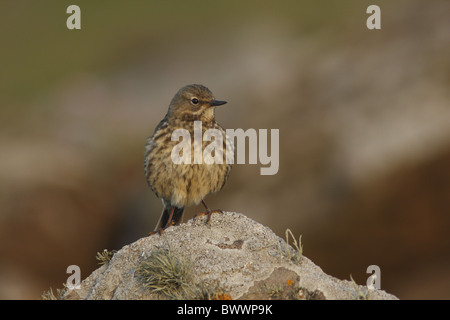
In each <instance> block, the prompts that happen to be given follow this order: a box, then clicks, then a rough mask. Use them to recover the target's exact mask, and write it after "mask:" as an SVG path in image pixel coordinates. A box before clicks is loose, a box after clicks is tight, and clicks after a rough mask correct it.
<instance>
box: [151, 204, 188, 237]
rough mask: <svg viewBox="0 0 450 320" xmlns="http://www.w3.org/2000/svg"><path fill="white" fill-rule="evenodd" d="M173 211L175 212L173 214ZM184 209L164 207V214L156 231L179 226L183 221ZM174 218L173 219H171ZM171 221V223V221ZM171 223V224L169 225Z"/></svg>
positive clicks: (170, 206)
mask: <svg viewBox="0 0 450 320" xmlns="http://www.w3.org/2000/svg"><path fill="white" fill-rule="evenodd" d="M172 211H173V212H172ZM183 213H184V208H178V207H175V206H172V205H168V204H166V205H164V209H163V212H162V214H161V217H160V218H159V221H158V223H157V224H156V228H155V231H159V230H161V229H163V228H165V227H169V226H172V225H177V224H180V223H181V220H182V219H183ZM171 216H172V217H171ZM169 219H170V221H169ZM168 222H169V224H167V223H168Z"/></svg>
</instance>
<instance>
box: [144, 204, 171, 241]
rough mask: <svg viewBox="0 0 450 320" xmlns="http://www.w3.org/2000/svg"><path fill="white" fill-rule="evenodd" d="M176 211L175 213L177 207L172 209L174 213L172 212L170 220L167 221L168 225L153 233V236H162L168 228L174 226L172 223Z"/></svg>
mask: <svg viewBox="0 0 450 320" xmlns="http://www.w3.org/2000/svg"><path fill="white" fill-rule="evenodd" d="M174 211H175V207H173V208H172V211H170V215H169V219H167V223H166V225H165V226H164V227H161V228H159V229H158V230H156V231H153V232H151V233H150V235H151V236H152V235H154V234H159V235H161V234H162V233H163V231H164V230H166V229H167V228H168V227H170V226H171V225H172V224H173V222H172V217H173V212H174Z"/></svg>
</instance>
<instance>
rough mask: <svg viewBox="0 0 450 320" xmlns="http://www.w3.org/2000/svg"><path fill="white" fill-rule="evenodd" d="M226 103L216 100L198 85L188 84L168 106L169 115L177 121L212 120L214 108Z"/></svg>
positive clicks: (206, 89)
mask: <svg viewBox="0 0 450 320" xmlns="http://www.w3.org/2000/svg"><path fill="white" fill-rule="evenodd" d="M225 103H227V102H226V101H220V100H216V99H215V98H214V96H213V94H212V92H211V91H210V90H209V89H208V88H206V87H205V86H202V85H200V84H190V85H187V86H185V87H183V88H181V89H180V90H179V91H178V92H177V93H176V94H175V96H174V97H173V99H172V101H171V102H170V106H169V115H170V116H174V117H176V118H178V119H192V120H202V121H212V120H214V108H215V107H216V106H221V105H223V104H225Z"/></svg>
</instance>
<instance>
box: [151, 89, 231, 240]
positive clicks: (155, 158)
mask: <svg viewBox="0 0 450 320" xmlns="http://www.w3.org/2000/svg"><path fill="white" fill-rule="evenodd" d="M225 103H227V102H226V101H219V100H215V98H214V96H213V94H212V92H211V91H210V90H209V89H208V88H206V87H205V86H202V85H198V84H192V85H187V86H185V87H183V88H181V89H180V90H179V91H178V92H177V93H176V94H175V96H174V97H173V99H172V101H171V102H170V105H169V110H168V111H167V114H166V116H165V117H164V119H163V120H161V122H160V123H159V124H158V126H157V127H156V129H155V132H154V133H153V135H152V136H151V137H150V138H149V139H148V140H147V144H146V147H145V149H146V152H145V159H144V169H145V176H146V179H147V183H148V185H149V186H150V188H151V189H152V190H153V192H154V193H155V194H156V195H157V196H158V198H160V199H161V200H162V202H163V205H164V209H163V212H162V214H161V217H160V219H159V222H158V224H157V225H156V228H155V231H158V232H159V231H161V230H164V229H165V228H167V227H169V226H171V225H177V224H179V223H181V219H182V217H183V212H184V208H185V207H187V206H190V205H194V204H199V203H200V202H202V204H203V205H204V207H205V209H206V212H204V213H200V214H198V215H196V217H197V216H199V215H204V214H206V215H208V218H207V220H206V221H207V222H208V221H209V219H210V216H211V214H212V213H213V212H220V213H221V212H222V211H221V210H210V209H209V208H208V207H207V206H206V203H205V202H204V200H203V199H204V198H205V197H206V196H207V195H208V194H209V193H213V192H217V191H219V190H221V189H222V188H223V186H224V185H225V182H226V181H227V178H228V175H229V173H230V170H231V166H232V165H231V164H227V163H226V155H225V152H222V153H221V154H220V155H219V157H222V159H223V161H222V163H216V162H214V163H212V164H207V163H205V162H204V161H202V162H201V163H198V161H197V163H196V162H195V161H194V154H195V150H194V145H195V143H197V146H198V142H194V121H201V128H202V137H203V135H204V133H205V131H206V130H208V129H218V130H219V131H220V132H221V133H222V136H223V140H222V141H223V149H222V150H226V153H232V152H234V149H233V144H232V143H230V142H228V143H226V141H227V137H226V134H225V130H224V129H223V128H222V127H221V126H220V125H219V124H218V123H217V122H216V121H215V118H214V110H215V107H216V106H220V105H223V104H225ZM176 129H185V130H187V132H189V134H190V139H191V141H190V142H191V143H190V145H191V162H190V164H185V163H180V164H176V163H174V161H173V160H172V150H173V148H174V147H175V146H176V145H177V144H178V143H179V141H178V140H176V139H175V141H174V140H172V133H173V132H174V130H176ZM205 146H206V144H205V143H202V152H203V150H204V149H205ZM183 156H184V155H183ZM228 156H229V155H228ZM219 162H220V161H219Z"/></svg>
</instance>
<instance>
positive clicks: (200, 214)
mask: <svg viewBox="0 0 450 320" xmlns="http://www.w3.org/2000/svg"><path fill="white" fill-rule="evenodd" d="M213 213H220V214H223V211H222V210H220V209H217V210H207V211H206V212H200V213H197V214H196V215H195V216H194V220H196V219H197V218H198V217H201V216H207V217H206V222H205V224H208V223H209V221H210V220H211V215H212V214H213Z"/></svg>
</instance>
